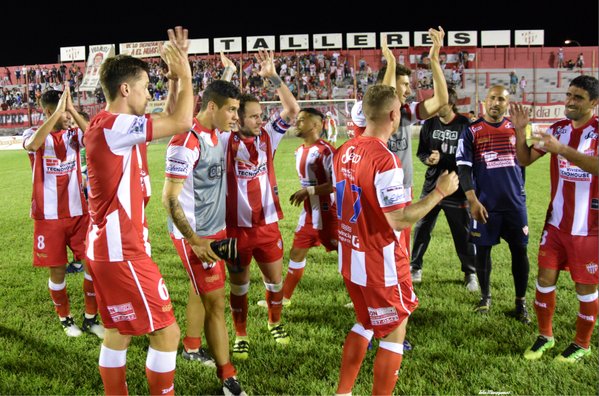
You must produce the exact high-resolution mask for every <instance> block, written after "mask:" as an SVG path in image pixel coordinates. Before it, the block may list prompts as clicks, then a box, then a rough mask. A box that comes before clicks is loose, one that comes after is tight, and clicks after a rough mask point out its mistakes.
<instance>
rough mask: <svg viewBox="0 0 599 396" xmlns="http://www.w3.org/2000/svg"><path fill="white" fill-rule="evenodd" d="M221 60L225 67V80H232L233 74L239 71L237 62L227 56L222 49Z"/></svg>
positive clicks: (223, 77)
mask: <svg viewBox="0 0 599 396" xmlns="http://www.w3.org/2000/svg"><path fill="white" fill-rule="evenodd" d="M220 61H221V62H222V64H223V67H224V70H223V76H222V79H223V80H225V81H231V79H232V78H233V75H234V74H235V72H236V71H237V67H236V66H235V63H234V62H233V61H232V60H231V59H229V58H227V56H226V55H225V54H224V52H222V51H221V52H220Z"/></svg>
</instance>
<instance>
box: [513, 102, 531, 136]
mask: <svg viewBox="0 0 599 396" xmlns="http://www.w3.org/2000/svg"><path fill="white" fill-rule="evenodd" d="M510 119H511V121H512V125H514V128H515V129H516V131H521V130H524V129H525V128H526V126H527V125H528V124H529V123H530V119H529V117H528V111H527V110H526V109H525V108H524V106H522V104H520V103H510Z"/></svg>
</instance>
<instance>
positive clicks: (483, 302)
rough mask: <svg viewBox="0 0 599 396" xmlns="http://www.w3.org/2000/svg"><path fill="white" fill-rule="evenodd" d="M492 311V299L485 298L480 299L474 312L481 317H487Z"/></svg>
mask: <svg viewBox="0 0 599 396" xmlns="http://www.w3.org/2000/svg"><path fill="white" fill-rule="evenodd" d="M490 310H491V297H483V298H481V299H480V301H479V302H478V304H476V307H474V312H476V313H477V314H481V315H486V314H488V313H489V311H490Z"/></svg>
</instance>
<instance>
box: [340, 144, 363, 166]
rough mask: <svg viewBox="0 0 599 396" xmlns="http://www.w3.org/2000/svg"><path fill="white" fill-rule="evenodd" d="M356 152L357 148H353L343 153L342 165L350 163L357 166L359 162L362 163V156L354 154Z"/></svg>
mask: <svg viewBox="0 0 599 396" xmlns="http://www.w3.org/2000/svg"><path fill="white" fill-rule="evenodd" d="M354 150H355V146H351V147H349V148H348V149H347V150H346V151H345V153H343V155H342V156H341V163H342V164H347V163H348V162H350V161H351V162H352V163H354V164H357V163H358V162H360V160H361V159H362V156H361V155H359V154H356V153H354Z"/></svg>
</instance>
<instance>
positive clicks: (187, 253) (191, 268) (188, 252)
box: [171, 230, 227, 295]
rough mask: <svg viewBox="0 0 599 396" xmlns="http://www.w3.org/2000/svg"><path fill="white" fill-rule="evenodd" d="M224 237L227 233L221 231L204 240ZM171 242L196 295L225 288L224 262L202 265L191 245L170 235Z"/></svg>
mask: <svg viewBox="0 0 599 396" xmlns="http://www.w3.org/2000/svg"><path fill="white" fill-rule="evenodd" d="M226 237H227V231H225V230H222V231H221V232H218V233H216V234H215V235H212V236H210V237H206V238H207V239H215V240H218V239H224V238H226ZM171 240H172V241H173V244H174V245H175V248H176V249H177V253H179V257H180V258H181V261H182V262H183V267H185V271H187V275H188V276H189V279H190V280H191V283H192V285H193V288H194V289H195V291H196V294H197V295H204V294H206V293H208V292H211V291H213V290H218V289H222V288H223V287H225V279H226V278H225V261H224V260H219V261H217V262H216V263H204V262H203V261H200V259H199V258H198V256H196V255H195V253H194V252H193V249H192V248H191V245H190V244H189V242H187V241H186V240H185V239H177V238H175V237H174V236H173V234H171Z"/></svg>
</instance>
